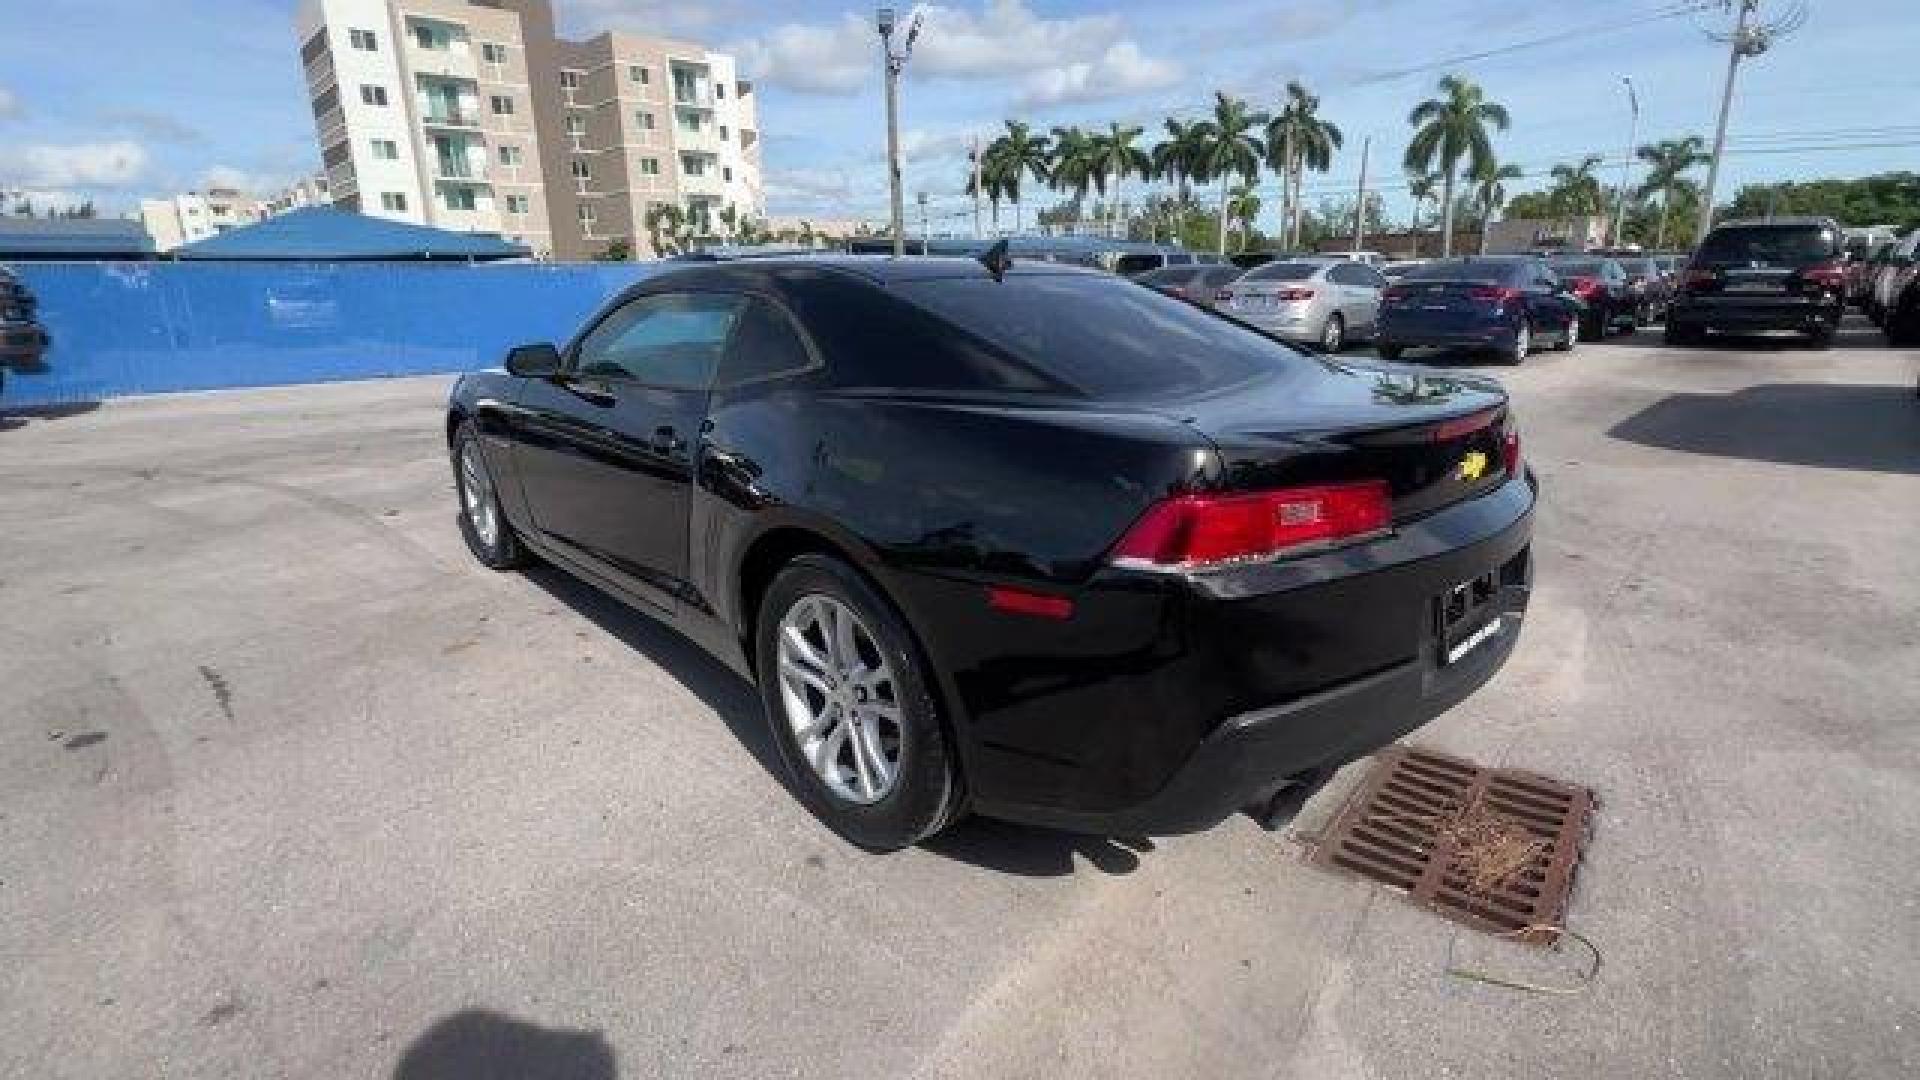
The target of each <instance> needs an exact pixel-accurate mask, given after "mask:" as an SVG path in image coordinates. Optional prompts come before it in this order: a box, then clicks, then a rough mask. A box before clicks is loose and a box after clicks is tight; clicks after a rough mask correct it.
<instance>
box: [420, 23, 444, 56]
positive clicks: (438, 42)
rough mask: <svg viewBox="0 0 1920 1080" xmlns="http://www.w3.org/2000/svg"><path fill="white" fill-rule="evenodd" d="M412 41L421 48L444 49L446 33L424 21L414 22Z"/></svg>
mask: <svg viewBox="0 0 1920 1080" xmlns="http://www.w3.org/2000/svg"><path fill="white" fill-rule="evenodd" d="M413 41H414V44H416V45H418V46H420V47H421V48H423V49H435V50H445V49H446V47H447V45H448V35H447V34H446V33H445V32H443V31H441V30H440V29H439V28H437V27H432V26H428V25H427V24H425V23H414V24H413Z"/></svg>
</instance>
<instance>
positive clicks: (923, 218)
mask: <svg viewBox="0 0 1920 1080" xmlns="http://www.w3.org/2000/svg"><path fill="white" fill-rule="evenodd" d="M914 201H916V202H918V203H919V204H920V254H922V255H925V254H926V253H927V241H929V240H931V239H933V234H932V233H931V232H929V231H928V230H927V193H926V192H924V191H922V192H920V193H918V194H917V195H915V196H914Z"/></svg>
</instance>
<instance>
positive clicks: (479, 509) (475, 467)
mask: <svg viewBox="0 0 1920 1080" xmlns="http://www.w3.org/2000/svg"><path fill="white" fill-rule="evenodd" d="M460 501H461V502H462V503H464V504H466V511H467V521H468V522H469V523H471V524H472V525H473V534H474V535H475V536H477V537H479V538H480V546H482V547H485V548H489V549H491V548H492V547H493V545H494V542H495V541H496V540H498V539H499V536H500V517H499V508H498V506H497V504H495V503H494V501H493V477H492V476H490V475H488V473H487V463H486V461H484V460H483V459H482V458H481V457H480V446H479V444H478V443H476V442H474V441H473V440H472V439H468V440H467V441H466V443H465V444H463V445H462V446H461V447H460Z"/></svg>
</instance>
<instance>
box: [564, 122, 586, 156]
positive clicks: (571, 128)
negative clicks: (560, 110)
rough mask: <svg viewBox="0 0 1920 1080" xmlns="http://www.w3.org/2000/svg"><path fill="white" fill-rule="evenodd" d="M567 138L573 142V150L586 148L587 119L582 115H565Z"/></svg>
mask: <svg viewBox="0 0 1920 1080" xmlns="http://www.w3.org/2000/svg"><path fill="white" fill-rule="evenodd" d="M567 139H568V141H570V142H572V143H573V148H574V149H575V150H585V149H586V148H587V121H586V119H585V118H584V117H579V116H569V117H567Z"/></svg>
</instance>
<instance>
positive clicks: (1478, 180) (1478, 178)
mask: <svg viewBox="0 0 1920 1080" xmlns="http://www.w3.org/2000/svg"><path fill="white" fill-rule="evenodd" d="M1518 179H1520V166H1518V165H1495V164H1494V163H1493V159H1492V158H1488V159H1487V160H1485V161H1483V162H1481V163H1480V167H1479V168H1476V169H1474V170H1473V175H1472V180H1473V202H1474V205H1476V206H1478V207H1479V208H1480V254H1482V255H1485V254H1486V253H1487V233H1489V232H1491V231H1492V230H1491V229H1490V228H1489V227H1488V226H1490V225H1492V224H1493V215H1495V214H1497V213H1499V212H1500V207H1501V206H1502V205H1504V204H1505V203H1506V201H1507V188H1506V184H1505V183H1503V181H1506V180H1518Z"/></svg>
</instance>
